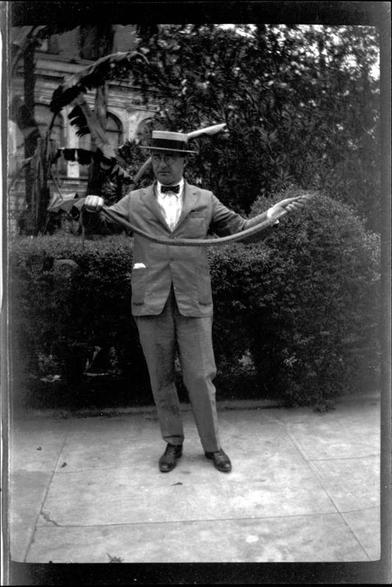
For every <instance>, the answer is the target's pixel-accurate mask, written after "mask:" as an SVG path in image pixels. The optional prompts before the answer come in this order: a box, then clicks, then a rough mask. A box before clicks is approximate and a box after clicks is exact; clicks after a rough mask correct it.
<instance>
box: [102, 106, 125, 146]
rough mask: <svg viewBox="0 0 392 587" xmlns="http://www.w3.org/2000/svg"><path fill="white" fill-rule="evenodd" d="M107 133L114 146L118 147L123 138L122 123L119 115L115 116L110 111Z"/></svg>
mask: <svg viewBox="0 0 392 587" xmlns="http://www.w3.org/2000/svg"><path fill="white" fill-rule="evenodd" d="M106 133H107V136H108V139H109V141H110V144H111V145H112V147H114V148H115V149H118V147H119V146H120V145H121V144H122V140H123V129H122V124H121V122H120V120H119V119H118V118H117V116H114V114H111V113H110V112H108V117H107V121H106Z"/></svg>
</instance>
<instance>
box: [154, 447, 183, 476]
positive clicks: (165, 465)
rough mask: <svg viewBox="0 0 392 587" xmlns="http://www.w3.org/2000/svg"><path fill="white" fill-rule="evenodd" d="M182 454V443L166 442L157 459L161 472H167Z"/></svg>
mask: <svg viewBox="0 0 392 587" xmlns="http://www.w3.org/2000/svg"><path fill="white" fill-rule="evenodd" d="M181 455H182V444H179V445H174V444H168V445H167V446H166V449H165V452H164V453H163V455H162V456H161V458H160V459H159V470H160V471H161V473H169V471H172V470H173V469H174V467H175V466H176V464H177V459H179V458H180V456H181Z"/></svg>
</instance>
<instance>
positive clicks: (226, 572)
mask: <svg viewBox="0 0 392 587" xmlns="http://www.w3.org/2000/svg"><path fill="white" fill-rule="evenodd" d="M2 5H3V6H2V7H1V8H2V9H3V11H2V12H3V16H4V15H5V19H4V18H2V21H3V23H2V25H1V26H2V29H3V31H2V32H3V83H2V98H3V105H4V104H6V96H7V75H6V68H7V66H6V63H7V61H6V59H7V55H6V53H7V47H6V42H4V39H7V27H10V26H13V25H14V26H21V25H29V24H46V23H48V22H64V21H70V22H73V21H75V23H77V24H80V23H82V22H87V23H89V22H97V21H99V22H102V21H106V22H107V20H108V19H110V20H111V22H113V24H130V23H136V22H137V23H141V22H146V23H147V22H148V23H150V22H156V23H183V22H189V23H199V22H200V23H204V22H211V23H216V22H218V23H219V22H230V23H253V22H264V23H268V24H274V23H280V24H289V23H293V24H294V23H296V24H325V25H338V24H354V25H356V24H357V25H370V26H376V27H378V29H379V31H380V35H381V96H382V104H381V116H382V124H381V128H382V130H381V132H382V146H383V161H382V174H383V186H382V188H383V210H384V216H383V221H384V226H383V234H382V242H383V245H382V255H383V256H382V263H383V296H384V297H383V299H384V316H385V322H384V326H383V331H382V333H381V335H382V340H383V345H384V348H383V357H384V360H383V367H382V369H383V377H382V379H383V388H382V392H381V414H382V416H381V512H382V515H381V538H382V540H381V559H380V561H374V562H369V563H366V562H360V563H249V564H248V563H224V564H220V563H185V564H176V563H165V564H160V563H148V564H147V563H146V564H133V563H129V564H128V563H127V564H121V565H113V564H104V563H103V564H89V563H86V564H73V563H70V564H50V563H49V564H27V563H16V562H13V561H8V562H6V560H5V559H6V557H7V556H8V553H7V538H6V535H5V534H4V531H5V529H4V527H3V535H4V536H5V538H4V544H3V546H4V549H5V550H6V552H5V553H4V554H5V556H4V560H3V576H4V577H5V583H4V584H9V585H71V584H76V585H77V584H79V585H137V584H242V583H244V584H275V583H286V584H287V583H293V584H313V583H314V584H325V583H331V584H338V583H364V584H366V583H367V584H372V583H389V582H390V581H391V515H390V509H391V500H390V486H391V464H390V454H391V443H390V436H391V400H390V387H391V385H390V383H391V369H390V356H391V340H390V318H391V311H390V299H391V287H390V261H391V255H390V242H391V225H390V221H391V203H390V193H391V192H390V188H391V173H390V155H391V153H390V127H391V124H390V123H391V121H390V88H391V77H390V64H391V54H390V41H391V38H390V5H391V3H390V2H350V1H330V2H324V1H320V2H315V1H283V2H280V1H272V2H271V1H266V2H263V1H256V0H249V1H248V0H246V1H241V0H239V1H225V2H212V1H210V2H207V1H171V2H166V1H164V0H155V1H149V0H145V1H140V0H138V1H131V0H112V1H107V0H101V1H99V0H96V1H94V2H93V1H91V0H85V1H83V0H80V1H74V0H70V1H66V0H63V1H62V0H52V1H45V2H41V1H35V0H31V1H18V0H14V1H10V2H3V3H2ZM6 120H7V113H6V111H5V109H4V108H3V111H2V123H3V124H2V128H3V129H4V128H7V124H6ZM5 144H6V142H5V141H4V137H3V145H5ZM4 151H5V149H4V147H3V156H2V164H3V169H4V167H5V165H6V155H5V153H4ZM4 176H6V174H4V173H3V194H4V198H3V213H2V218H3V267H4V270H3V284H4V286H3V292H4V295H5V296H6V290H7V274H6V251H7V234H6V228H5V227H6V223H5V220H4V219H5V218H6V207H5V203H4V200H5V194H6V185H5V180H4ZM3 297H4V296H3ZM6 325H7V314H6V308H5V309H4V303H3V312H2V324H1V326H2V333H1V337H2V359H1V361H2V364H1V371H2V378H3V380H2V383H3V384H4V385H2V389H3V406H5V409H4V410H3V418H5V422H3V436H4V435H6V433H5V432H4V430H5V431H6V430H7V420H6V412H7V389H6V388H7V383H6V381H5V379H6V377H5V376H4V372H6V370H7V365H8V361H7V340H8V338H7V328H6ZM4 355H5V356H4ZM4 386H5V387H4ZM6 464H7V463H6V459H5V462H3V467H4V465H6ZM3 500H4V497H3ZM3 507H4V501H3ZM3 520H4V516H3Z"/></svg>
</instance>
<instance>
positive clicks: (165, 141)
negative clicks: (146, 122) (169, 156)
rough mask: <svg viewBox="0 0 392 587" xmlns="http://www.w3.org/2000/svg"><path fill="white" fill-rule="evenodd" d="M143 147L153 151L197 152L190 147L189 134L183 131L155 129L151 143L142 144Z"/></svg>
mask: <svg viewBox="0 0 392 587" xmlns="http://www.w3.org/2000/svg"><path fill="white" fill-rule="evenodd" d="M140 148H141V149H150V150H151V151H171V152H173V153H184V154H185V153H197V151H192V150H191V149H189V148H188V135H186V134H185V133H182V132H169V131H166V130H153V131H152V137H151V141H150V144H149V145H140Z"/></svg>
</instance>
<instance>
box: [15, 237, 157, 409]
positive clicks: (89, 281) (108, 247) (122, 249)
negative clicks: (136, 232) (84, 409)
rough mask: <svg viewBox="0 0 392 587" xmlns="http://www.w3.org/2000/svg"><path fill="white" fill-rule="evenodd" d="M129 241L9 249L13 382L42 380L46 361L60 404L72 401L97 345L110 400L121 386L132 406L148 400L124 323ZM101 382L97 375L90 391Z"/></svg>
mask: <svg viewBox="0 0 392 587" xmlns="http://www.w3.org/2000/svg"><path fill="white" fill-rule="evenodd" d="M130 243H131V241H130V240H129V239H127V238H125V237H122V236H116V237H105V238H101V239H99V240H98V241H94V240H86V241H85V243H84V245H83V246H82V244H81V239H78V238H76V237H72V236H69V237H68V238H67V239H66V240H64V238H61V237H55V236H51V237H36V238H34V239H32V238H27V239H20V240H18V241H16V242H15V243H14V244H13V245H12V254H11V271H10V273H11V330H12V333H13V337H12V338H13V356H14V357H15V361H14V362H15V367H14V372H15V375H16V376H17V375H20V376H19V378H18V377H17V379H19V383H21V377H22V373H24V374H29V375H30V378H31V377H32V378H33V380H34V381H36V382H39V381H41V378H47V376H48V372H47V369H48V358H51V362H52V371H53V369H57V370H59V371H60V376H61V380H62V381H63V382H64V384H65V386H66V388H67V389H68V393H66V396H65V398H64V401H65V402H68V401H71V402H72V404H75V402H76V403H78V399H77V397H76V396H77V393H78V392H75V389H79V391H80V386H81V385H83V383H86V378H85V377H84V375H83V374H84V372H85V370H86V365H88V362H90V363H91V360H92V357H93V356H94V351H96V350H97V348H98V347H99V348H100V349H102V352H101V353H100V356H103V357H104V359H105V362H104V364H102V363H101V365H100V367H101V371H103V372H106V373H107V374H108V375H109V376H110V377H109V380H110V381H111V383H108V379H107V378H103V379H102V383H104V386H106V388H107V387H111V388H112V389H111V393H113V396H115V395H116V388H117V389H118V388H119V384H121V387H122V390H123V394H125V398H126V397H127V395H128V396H131V397H132V398H133V400H132V401H133V402H136V403H138V402H143V401H147V403H148V402H149V401H150V400H151V397H150V395H149V393H150V392H149V386H148V376H147V372H146V366H145V363H144V358H143V353H142V350H141V347H140V345H139V342H138V337H137V332H136V326H135V324H134V322H133V320H132V318H131V283H130V268H131V267H132V247H131V246H130ZM43 357H46V365H44V367H45V366H46V371H45V370H43V369H42V366H43V365H42V363H43V361H42V358H43ZM49 362H50V361H49ZM44 363H45V361H44ZM50 374H51V373H50ZM120 375H121V376H120ZM32 383H33V382H32V381H31V380H30V381H29V382H28V385H30V386H31V385H32ZM100 384H101V380H100V379H98V378H96V379H95V380H94V387H95V388H96V387H99V386H100ZM40 387H41V388H42V385H40ZM52 387H53V386H52ZM106 395H107V389H106ZM73 396H74V397H73ZM91 400H93V401H94V397H92V396H91V397H90V400H89V401H91ZM113 400H114V402H115V397H113ZM81 401H82V400H81ZM106 401H107V399H106Z"/></svg>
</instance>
